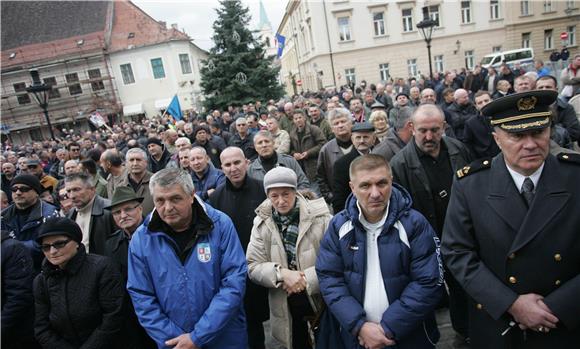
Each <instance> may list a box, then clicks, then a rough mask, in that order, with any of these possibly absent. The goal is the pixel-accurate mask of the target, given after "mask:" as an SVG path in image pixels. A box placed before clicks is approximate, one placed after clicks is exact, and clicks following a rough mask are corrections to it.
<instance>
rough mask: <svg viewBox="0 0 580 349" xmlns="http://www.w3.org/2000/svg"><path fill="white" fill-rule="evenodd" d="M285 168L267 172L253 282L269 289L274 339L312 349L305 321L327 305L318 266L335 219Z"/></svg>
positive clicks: (252, 253) (252, 250) (291, 348)
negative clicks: (320, 251)
mask: <svg viewBox="0 0 580 349" xmlns="http://www.w3.org/2000/svg"><path fill="white" fill-rule="evenodd" d="M296 182H297V179H296V174H295V173H294V171H292V170H290V169H288V168H286V167H276V168H274V169H272V170H270V171H269V172H268V173H266V176H265V177H264V189H265V190H266V194H267V196H268V199H266V200H265V201H264V202H263V203H262V204H261V205H260V206H259V207H258V208H257V209H256V214H257V216H256V218H255V219H254V226H253V228H252V236H251V238H250V244H249V245H248V250H247V255H246V258H247V260H248V270H249V274H250V279H251V280H252V281H254V282H255V283H257V284H259V285H262V286H264V287H267V288H269V302H270V323H271V328H272V336H273V337H274V338H276V339H277V340H278V341H279V342H280V343H281V344H283V345H284V346H285V347H286V348H288V349H305V348H311V347H312V345H311V343H310V336H309V331H308V323H307V321H306V319H305V318H306V317H313V316H315V315H316V314H317V313H318V312H320V311H321V307H322V304H323V301H322V297H321V295H320V289H319V286H318V279H317V277H316V271H315V270H314V265H315V263H316V257H317V256H318V249H319V246H320V240H321V239H322V236H323V235H324V232H325V231H326V228H327V227H328V223H329V222H330V219H331V218H332V216H331V215H330V212H329V210H328V206H327V205H326V203H325V201H324V199H316V200H312V201H309V200H307V199H305V198H304V197H303V196H302V195H301V194H300V193H298V192H297V191H296Z"/></svg>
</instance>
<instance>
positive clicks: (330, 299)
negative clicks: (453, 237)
mask: <svg viewBox="0 0 580 349" xmlns="http://www.w3.org/2000/svg"><path fill="white" fill-rule="evenodd" d="M349 172H350V178H351V180H350V183H349V184H350V187H351V190H352V194H351V195H350V196H349V197H348V199H347V201H346V208H345V209H344V210H343V211H341V212H339V213H338V214H337V215H336V216H335V217H334V218H333V219H332V221H331V223H330V226H329V228H328V231H327V232H326V234H325V235H324V239H323V240H322V242H321V244H320V252H319V255H318V260H317V263H316V271H317V274H318V279H319V282H320V291H321V293H322V295H323V297H324V300H325V301H326V304H327V305H328V307H329V309H330V311H331V312H332V314H333V315H334V316H335V317H336V319H337V320H338V322H339V323H340V326H341V330H340V331H339V332H340V333H341V336H342V341H343V343H344V345H345V348H348V349H350V348H352V349H355V348H361V347H364V348H372V349H374V348H377V349H378V348H383V347H385V346H391V345H397V348H413V349H421V348H434V347H435V343H436V342H437V340H438V339H439V332H438V330H437V325H436V323H435V316H434V309H435V307H436V305H437V304H438V302H439V300H440V298H441V296H442V292H443V288H442V284H443V267H442V264H441V259H440V255H439V241H438V239H437V237H436V235H435V232H434V231H433V228H431V226H430V225H429V223H428V222H427V220H426V219H425V217H423V216H422V215H421V214H420V213H419V212H417V211H415V210H413V209H412V208H411V204H412V200H411V196H410V195H409V193H407V191H405V189H404V188H403V187H401V186H399V185H397V184H393V176H392V174H391V169H390V167H389V165H388V163H387V162H386V160H385V159H384V158H383V157H382V156H380V155H376V154H371V155H364V156H361V157H358V158H357V159H355V160H354V161H353V162H352V163H351V166H350V171H349Z"/></svg>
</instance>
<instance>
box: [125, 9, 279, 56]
mask: <svg viewBox="0 0 580 349" xmlns="http://www.w3.org/2000/svg"><path fill="white" fill-rule="evenodd" d="M133 3H134V4H136V5H137V6H139V7H140V8H141V9H142V10H143V11H145V12H146V13H147V14H149V15H150V16H151V17H153V18H155V19H156V20H158V21H165V22H167V26H169V25H171V24H172V23H177V25H178V27H179V29H181V30H184V31H185V32H186V33H187V34H188V35H189V36H190V37H192V38H193V39H194V43H195V44H196V45H197V46H199V47H201V48H203V49H205V50H209V49H210V48H211V47H212V46H213V43H212V40H211V37H212V35H213V29H212V25H213V22H214V21H215V20H216V19H217V13H216V11H215V9H216V8H217V7H219V2H218V1H217V0H133ZM242 3H244V4H245V5H246V6H247V7H249V9H250V15H251V16H252V19H251V21H250V29H256V26H257V24H258V22H259V20H260V2H259V0H242ZM263 3H264V7H265V9H266V13H267V15H268V19H269V20H270V23H271V24H272V31H273V32H274V33H275V32H276V29H277V28H278V25H279V24H280V21H282V17H283V16H284V10H285V8H286V4H287V3H288V1H287V0H263Z"/></svg>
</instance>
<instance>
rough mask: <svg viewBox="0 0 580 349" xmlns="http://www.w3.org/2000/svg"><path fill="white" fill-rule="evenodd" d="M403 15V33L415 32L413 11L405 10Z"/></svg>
mask: <svg viewBox="0 0 580 349" xmlns="http://www.w3.org/2000/svg"><path fill="white" fill-rule="evenodd" d="M402 13H403V31H404V32H410V31H413V9H410V8H408V9H405V10H403V11H402Z"/></svg>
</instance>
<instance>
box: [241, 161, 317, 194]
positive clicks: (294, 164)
mask: <svg viewBox="0 0 580 349" xmlns="http://www.w3.org/2000/svg"><path fill="white" fill-rule="evenodd" d="M279 166H282V167H288V168H289V169H291V170H294V172H296V176H298V190H302V189H310V181H309V180H308V178H307V177H306V174H304V171H302V168H301V167H300V164H299V163H298V161H296V160H295V159H294V158H293V157H291V156H290V155H284V154H278V162H277V164H276V167H279ZM265 175H266V170H265V169H264V166H262V160H260V157H257V158H256V160H254V161H252V163H251V164H250V166H249V167H248V176H250V177H252V178H254V179H257V180H259V181H263V180H264V176H265Z"/></svg>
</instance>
